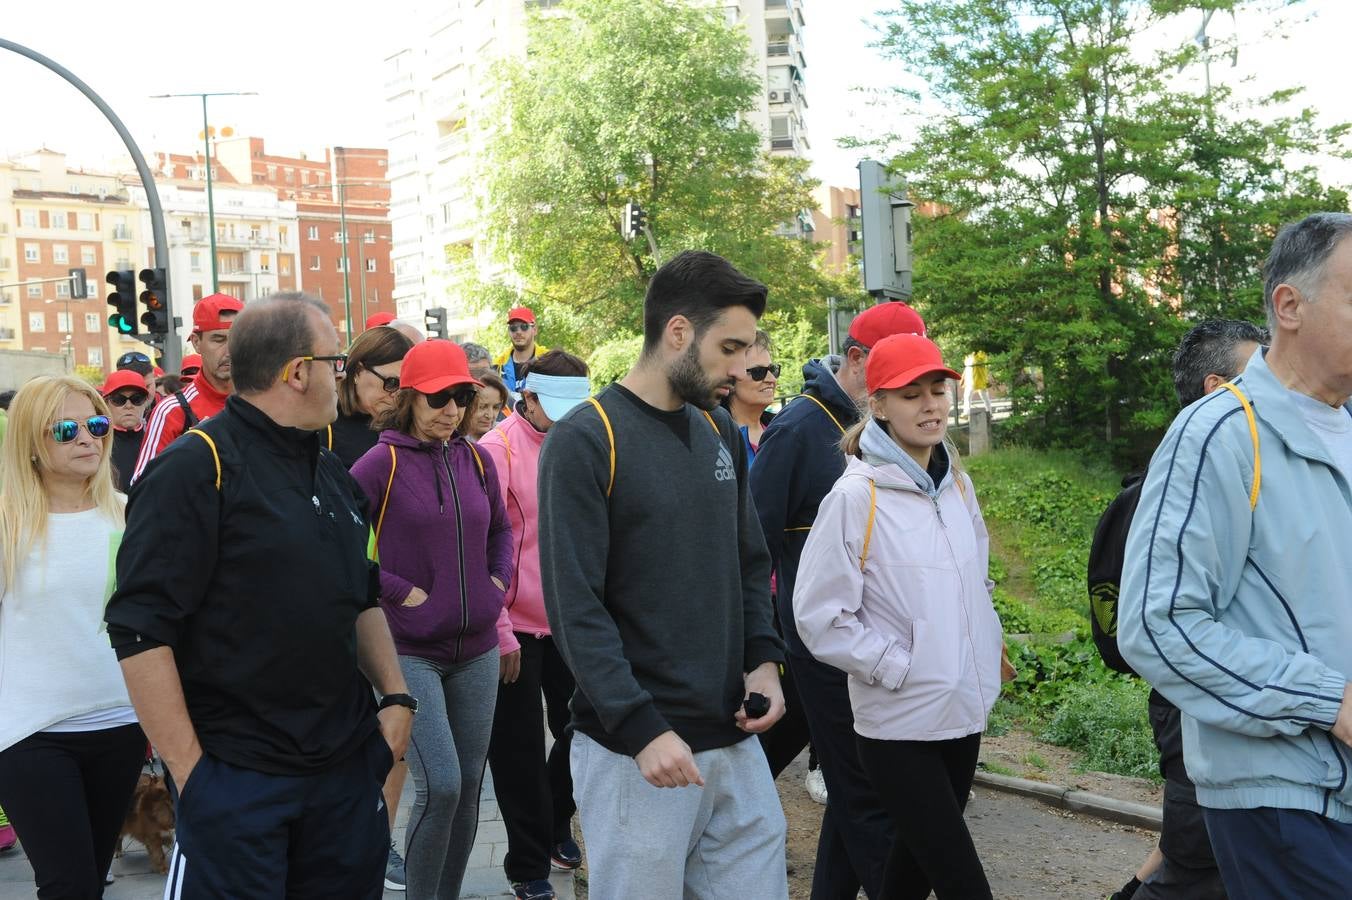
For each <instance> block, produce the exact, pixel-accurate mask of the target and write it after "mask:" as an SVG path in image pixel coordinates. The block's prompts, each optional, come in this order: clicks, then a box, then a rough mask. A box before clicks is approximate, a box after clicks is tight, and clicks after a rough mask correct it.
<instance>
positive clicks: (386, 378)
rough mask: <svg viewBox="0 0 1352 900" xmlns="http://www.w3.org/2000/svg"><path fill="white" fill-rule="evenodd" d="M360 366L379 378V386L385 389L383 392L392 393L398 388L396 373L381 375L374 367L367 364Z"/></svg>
mask: <svg viewBox="0 0 1352 900" xmlns="http://www.w3.org/2000/svg"><path fill="white" fill-rule="evenodd" d="M362 368H363V369H365V370H366V371H368V372H370V373H371V374H372V375H374V376H376V377H377V378H379V379H380V386H381V387H382V388H384V389H385V393H387V394H393V393H394V392H395V391H397V390H399V376H398V375H381V374H380V373H379V372H377V371H376V370H375V369H373V368H371V367H370V366H367V365H363V366H362Z"/></svg>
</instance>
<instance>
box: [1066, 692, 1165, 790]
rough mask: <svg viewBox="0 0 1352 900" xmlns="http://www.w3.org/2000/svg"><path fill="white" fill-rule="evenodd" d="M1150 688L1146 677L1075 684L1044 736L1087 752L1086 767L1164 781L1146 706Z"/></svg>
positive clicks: (1085, 756)
mask: <svg viewBox="0 0 1352 900" xmlns="http://www.w3.org/2000/svg"><path fill="white" fill-rule="evenodd" d="M1149 693H1150V687H1149V685H1147V684H1146V683H1145V682H1143V681H1139V680H1134V679H1126V678H1119V679H1118V680H1113V681H1109V682H1107V683H1085V684H1078V685H1074V686H1072V687H1071V688H1070V689H1069V690H1068V691H1066V692H1065V696H1064V697H1063V699H1062V702H1061V704H1060V705H1059V707H1058V708H1057V710H1056V714H1055V715H1053V716H1052V719H1051V722H1050V723H1049V724H1048V725H1047V729H1046V730H1045V731H1044V732H1043V734H1042V738H1043V740H1046V741H1050V742H1051V743H1053V744H1057V745H1059V746H1062V747H1069V748H1070V749H1072V750H1077V751H1079V752H1080V753H1082V754H1083V759H1082V763H1083V766H1084V768H1086V769H1095V770H1098V771H1102V772H1116V773H1117V774H1119V775H1133V776H1135V777H1137V778H1149V779H1152V780H1154V781H1160V780H1161V779H1160V774H1159V752H1158V750H1156V748H1155V742H1154V738H1153V737H1152V736H1151V732H1150V722H1149V718H1148V715H1147V711H1146V710H1147V704H1146V698H1147V696H1148V695H1149Z"/></svg>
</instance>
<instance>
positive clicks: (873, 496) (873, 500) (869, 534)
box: [859, 478, 878, 572]
mask: <svg viewBox="0 0 1352 900" xmlns="http://www.w3.org/2000/svg"><path fill="white" fill-rule="evenodd" d="M877 513H878V485H877V484H875V483H874V481H873V479H872V478H870V479H869V480H868V525H866V526H865V527H864V549H863V550H862V551H861V552H860V554H859V571H860V572H863V571H864V566H865V565H867V564H868V547H869V544H871V543H872V542H873V519H874V517H875V516H876V515H877Z"/></svg>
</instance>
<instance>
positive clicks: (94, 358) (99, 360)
mask: <svg viewBox="0 0 1352 900" xmlns="http://www.w3.org/2000/svg"><path fill="white" fill-rule="evenodd" d="M85 353H86V356H85V358H86V359H88V360H89V364H90V365H91V366H98V367H99V368H100V369H101V368H103V348H102V347H90V348H89V349H88V350H86V351H85Z"/></svg>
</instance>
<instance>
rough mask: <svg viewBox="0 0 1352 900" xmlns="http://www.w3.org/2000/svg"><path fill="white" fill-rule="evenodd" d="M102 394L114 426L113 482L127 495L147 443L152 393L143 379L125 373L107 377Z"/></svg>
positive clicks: (123, 371)
mask: <svg viewBox="0 0 1352 900" xmlns="http://www.w3.org/2000/svg"><path fill="white" fill-rule="evenodd" d="M99 393H100V394H102V395H103V399H104V400H106V401H107V403H108V417H109V418H110V419H111V420H112V423H113V454H112V463H113V480H114V481H115V482H116V484H117V489H118V490H119V491H124V492H125V491H126V490H127V489H128V488H130V487H131V473H132V471H133V470H134V469H135V468H136V457H137V456H138V455H139V454H140V452H141V444H142V442H144V441H145V436H146V431H145V424H146V420H145V411H146V404H147V403H148V402H149V401H150V392H149V391H147V390H146V389H145V381H144V380H143V379H142V378H141V376H140V375H138V374H137V373H135V372H133V371H132V370H130V369H122V370H120V371H117V372H114V373H113V374H111V375H109V376H108V379H107V380H106V381H104V382H103V387H101V388H99Z"/></svg>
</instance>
